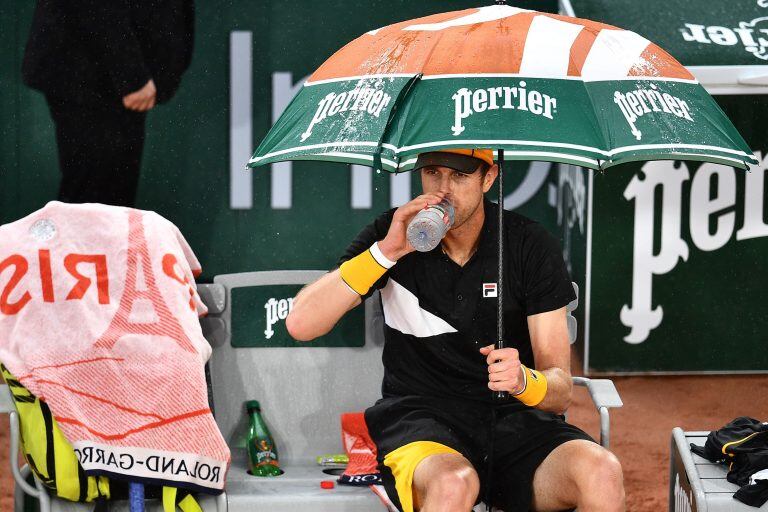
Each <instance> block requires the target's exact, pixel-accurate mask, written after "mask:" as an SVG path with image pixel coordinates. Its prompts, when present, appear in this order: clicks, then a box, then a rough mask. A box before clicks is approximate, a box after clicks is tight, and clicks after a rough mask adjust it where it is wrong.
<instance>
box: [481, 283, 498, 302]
mask: <svg viewBox="0 0 768 512" xmlns="http://www.w3.org/2000/svg"><path fill="white" fill-rule="evenodd" d="M498 296H499V292H498V289H497V288H496V283H483V297H485V298H486V299H488V298H493V297H498Z"/></svg>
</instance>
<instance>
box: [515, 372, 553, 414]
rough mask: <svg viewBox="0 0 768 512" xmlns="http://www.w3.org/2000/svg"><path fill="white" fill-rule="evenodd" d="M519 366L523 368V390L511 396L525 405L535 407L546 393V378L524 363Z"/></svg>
mask: <svg viewBox="0 0 768 512" xmlns="http://www.w3.org/2000/svg"><path fill="white" fill-rule="evenodd" d="M520 366H521V367H522V369H523V379H524V382H523V390H522V391H520V392H519V393H516V394H514V395H512V396H514V397H515V398H517V399H518V400H520V401H521V402H523V403H524V404H525V405H530V406H531V407H535V406H537V405H539V404H540V403H541V401H542V400H544V397H545V396H546V394H547V378H546V377H545V376H544V374H543V373H541V372H540V371H537V370H532V369H530V368H528V367H527V366H525V365H524V364H521V365H520Z"/></svg>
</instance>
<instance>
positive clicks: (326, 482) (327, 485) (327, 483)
mask: <svg viewBox="0 0 768 512" xmlns="http://www.w3.org/2000/svg"><path fill="white" fill-rule="evenodd" d="M320 487H322V488H323V489H333V488H334V487H336V483H335V482H334V481H333V480H323V481H322V482H320Z"/></svg>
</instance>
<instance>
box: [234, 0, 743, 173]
mask: <svg viewBox="0 0 768 512" xmlns="http://www.w3.org/2000/svg"><path fill="white" fill-rule="evenodd" d="M458 147H464V148H466V147H477V148H493V149H497V150H504V156H505V158H507V159H518V160H544V161H554V162H564V163H572V164H576V165H580V166H584V167H589V168H592V169H603V168H607V167H610V166H613V165H617V164H620V163H624V162H630V161H636V160H658V159H675V160H705V161H711V162H716V163H722V164H727V165H732V166H734V167H740V168H743V169H746V168H747V166H748V164H749V163H752V164H756V163H757V161H756V160H755V158H754V156H753V155H752V152H751V150H750V149H749V147H748V145H747V144H746V143H745V142H744V140H743V139H742V138H741V136H740V135H739V134H738V132H737V131H736V129H735V128H734V127H733V125H732V124H731V122H730V121H729V120H728V118H727V117H726V116H725V114H723V112H722V111H721V110H720V108H719V107H718V106H717V104H716V103H715V102H714V100H713V99H712V98H711V97H710V96H709V94H708V93H707V92H706V91H705V90H704V88H703V87H702V86H701V85H700V84H699V83H698V81H697V80H696V79H695V78H694V77H693V75H691V74H690V73H689V72H688V71H687V70H686V69H685V67H683V66H682V65H681V64H680V63H678V62H677V61H676V60H675V59H674V58H672V57H671V56H670V55H669V54H668V53H666V52H665V51H664V50H662V49H661V48H660V47H658V46H657V45H655V44H653V43H651V42H650V41H648V40H647V39H645V38H643V37H642V36H640V35H638V34H636V33H634V32H630V31H627V30H622V29H619V28H616V27H613V26H610V25H605V24H602V23H596V22H592V21H588V20H583V19H578V18H570V17H566V16H558V15H554V14H547V13H540V12H536V11H529V10H525V9H519V8H516V7H511V6H507V5H494V6H489V7H481V8H476V9H468V10H464V11H456V12H449V13H443V14H437V15H433V16H427V17H424V18H420V19H416V20H411V21H405V22H402V23H397V24H394V25H390V26H387V27H384V28H381V29H377V30H372V31H370V32H367V33H366V34H364V35H362V36H361V37H359V38H357V39H355V40H354V41H352V42H351V43H349V44H348V45H346V46H345V47H344V48H342V49H341V50H339V51H338V52H337V53H336V54H334V55H333V56H332V57H331V58H330V59H328V60H327V61H326V62H325V63H324V64H323V65H322V66H321V67H320V68H319V69H318V70H317V71H316V72H315V73H314V74H313V75H312V76H311V77H310V78H309V80H308V81H307V82H306V83H305V85H304V87H303V88H302V90H301V91H300V92H299V94H298V95H297V96H296V97H295V98H294V100H293V101H292V103H291V104H290V105H289V106H288V108H287V109H286V111H285V112H284V113H283V115H282V116H281V118H280V119H279V120H278V122H277V123H276V124H275V126H273V128H272V130H271V131H270V132H269V133H268V134H267V136H266V137H265V139H264V140H263V141H262V143H261V145H260V146H259V147H258V149H257V150H256V152H255V154H254V156H253V158H252V159H251V160H250V161H249V163H248V165H249V166H250V167H255V166H258V165H263V164H268V163H272V162H277V161H283V160H332V161H339V162H349V163H359V164H367V165H373V166H374V167H376V168H382V169H385V170H388V171H392V172H400V171H407V170H409V169H411V168H412V167H413V164H414V163H415V160H416V155H418V154H419V153H423V152H426V151H432V150H435V149H440V148H458Z"/></svg>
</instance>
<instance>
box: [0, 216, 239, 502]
mask: <svg viewBox="0 0 768 512" xmlns="http://www.w3.org/2000/svg"><path fill="white" fill-rule="evenodd" d="M200 271H201V269H200V264H199V263H198V261H197V258H196V257H195V255H194V253H193V252H192V250H191V249H190V247H189V245H188V244H187V242H186V240H184V237H183V236H182V234H181V232H180V231H179V230H178V228H177V227H176V226H175V225H173V224H172V223H171V222H169V221H168V220H166V219H164V218H163V217H161V216H160V215H158V214H156V213H154V212H148V211H141V210H135V209H131V208H122V207H114V206H105V205H101V204H80V205H71V204H64V203H60V202H56V201H54V202H50V203H48V204H47V205H46V206H45V207H44V208H42V209H41V210H38V211H36V212H34V213H32V214H31V215H29V216H27V217H25V218H23V219H21V220H18V221H16V222H13V223H10V224H6V225H3V226H0V362H2V363H3V364H4V365H5V366H6V367H7V368H8V369H9V370H10V371H11V373H13V375H15V376H16V377H17V378H18V379H19V381H20V382H21V383H22V384H23V385H24V386H25V387H26V388H27V389H28V390H29V391H30V392H31V393H32V394H34V395H36V396H37V397H39V398H40V399H42V400H44V401H45V402H46V403H47V404H48V406H49V407H50V409H51V412H52V414H53V416H54V418H55V419H56V421H57V422H58V424H59V426H60V428H61V430H62V431H63V433H64V435H65V436H66V438H67V439H68V440H69V441H70V443H72V445H73V447H74V449H75V452H76V453H77V455H78V458H79V459H80V462H81V464H82V466H83V468H84V469H85V470H86V473H88V474H106V475H111V476H116V477H120V476H123V475H124V476H125V477H126V478H130V479H132V480H147V481H160V482H163V483H165V484H166V485H176V486H178V485H179V484H181V485H182V486H184V487H192V488H196V489H197V490H202V491H208V492H213V493H216V492H218V491H220V490H222V489H223V487H224V480H225V476H226V472H227V469H228V467H229V461H230V453H229V449H228V447H227V444H226V443H225V441H224V439H223V438H222V435H221V433H220V431H219V429H218V427H217V425H216V423H215V421H214V419H213V416H212V415H211V411H210V408H209V404H208V398H207V388H206V383H205V374H204V365H205V362H206V361H207V360H208V358H209V357H210V355H211V347H210V345H209V344H208V342H207V341H206V340H205V338H204V337H203V334H202V331H201V328H200V323H199V319H198V315H204V314H205V313H206V312H207V309H206V307H205V305H204V304H203V303H202V301H201V300H200V297H199V295H198V294H197V290H196V287H195V280H194V277H195V276H196V275H198V274H199V273H200Z"/></svg>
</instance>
